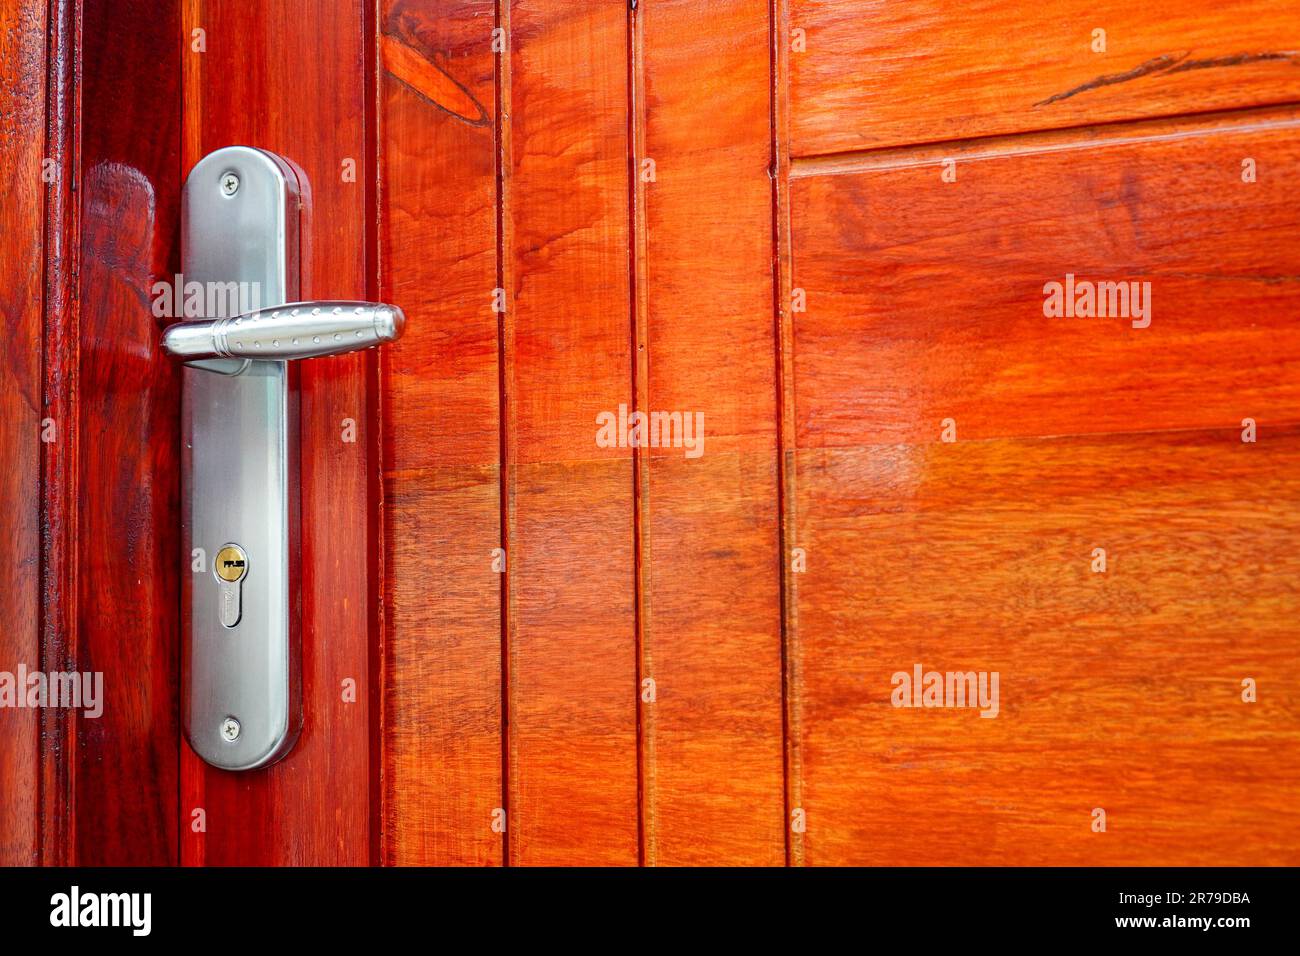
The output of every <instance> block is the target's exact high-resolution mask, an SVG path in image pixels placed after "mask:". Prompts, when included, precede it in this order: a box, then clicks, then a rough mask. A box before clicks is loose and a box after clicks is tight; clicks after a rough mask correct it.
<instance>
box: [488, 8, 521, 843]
mask: <svg viewBox="0 0 1300 956" xmlns="http://www.w3.org/2000/svg"><path fill="white" fill-rule="evenodd" d="M493 17H494V24H495V27H494V30H495V35H496V36H497V37H500V38H501V45H502V48H501V49H500V50H498V51H497V52H496V58H495V64H494V66H495V70H494V73H493V77H494V79H495V85H496V89H495V95H496V116H495V117H494V122H493V162H494V163H495V173H496V194H495V195H496V210H495V212H496V227H497V237H496V238H497V241H496V249H495V252H496V277H497V284H496V288H497V289H499V290H501V295H502V297H503V299H504V306H505V307H504V308H502V309H501V310H500V311H499V312H498V313H497V410H498V414H497V429H498V433H497V449H498V464H497V494H498V501H499V509H500V510H499V514H500V542H501V543H500V547H501V550H502V553H503V554H504V555H505V568H504V570H503V571H502V572H501V588H500V597H501V810H502V812H503V813H504V814H505V821H504V823H505V826H504V827H503V829H502V833H501V860H502V864H503V865H505V866H509V865H510V860H511V846H510V833H511V826H510V821H511V818H512V815H513V813H514V807H512V806H511V802H510V773H511V769H510V768H511V766H512V765H513V754H512V750H511V747H512V742H513V740H514V736H513V735H512V734H511V732H510V685H511V668H512V666H513V659H512V657H511V653H512V648H513V646H514V643H513V641H512V640H511V636H512V627H513V622H514V611H513V601H512V599H511V582H512V581H513V577H512V574H513V571H512V570H511V560H512V558H511V554H512V552H513V541H512V535H513V531H514V526H515V523H514V487H515V482H514V474H515V472H514V468H515V464H514V456H515V451H516V449H515V435H514V401H513V397H514V393H513V386H512V382H513V380H514V372H515V357H514V345H513V343H514V334H515V332H514V309H513V308H511V305H510V292H509V290H510V289H512V288H513V287H514V281H513V277H514V271H513V269H512V268H511V265H510V263H511V260H510V257H509V256H508V254H507V251H508V250H509V249H510V248H511V245H512V243H513V235H514V234H513V232H512V231H511V229H510V217H509V214H508V209H509V202H510V178H509V177H510V163H509V157H510V63H511V49H512V46H511V41H510V0H495V4H494V9H493ZM494 300H495V291H494Z"/></svg>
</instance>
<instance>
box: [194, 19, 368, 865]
mask: <svg viewBox="0 0 1300 956" xmlns="http://www.w3.org/2000/svg"><path fill="white" fill-rule="evenodd" d="M363 24H364V17H363V8H362V4H361V3H360V2H359V0H347V2H342V3H339V2H326V0H314V2H309V3H294V2H289V0H273V2H267V3H260V4H229V3H218V2H212V0H191V2H190V3H189V6H187V8H186V11H185V17H184V29H183V34H182V35H183V38H184V42H185V44H186V46H185V53H184V55H185V57H186V67H185V85H184V92H185V100H184V114H183V123H184V129H185V135H184V137H183V138H184V142H185V156H184V168H185V170H186V171H187V172H188V170H189V169H190V168H191V167H192V166H193V165H194V163H196V162H197V161H198V160H199V159H200V158H202V156H203V155H205V154H206V153H208V152H210V151H211V150H213V149H217V148H220V147H222V146H229V145H234V144H242V145H247V146H255V147H259V148H262V149H268V150H271V151H272V152H275V153H278V154H280V155H281V156H283V157H285V158H286V159H288V160H289V161H290V162H291V163H294V164H296V165H297V167H298V168H299V169H301V170H302V173H303V176H304V178H305V180H306V185H305V188H304V205H303V225H302V230H303V232H302V279H301V294H302V297H303V298H305V299H312V298H316V299H322V298H323V299H328V298H360V297H362V296H363V295H364V293H365V292H366V290H367V289H368V288H369V287H371V284H370V283H369V282H368V281H367V263H366V229H365V222H366V201H367V190H366V185H365V184H366V182H367V177H369V176H372V175H373V174H374V170H373V168H372V165H371V158H370V155H369V152H368V149H367V142H366V129H365V115H366V110H368V109H371V108H372V107H373V102H372V101H371V100H370V99H368V98H369V97H371V96H372V95H373V90H372V88H371V85H370V83H369V81H368V79H367V74H366V53H365V48H364V40H363V37H364V30H363ZM195 29H202V30H204V31H205V40H206V52H204V53H194V52H193V51H192V47H191V45H190V44H191V43H192V39H191V38H192V37H193V30H195ZM346 160H352V161H353V162H354V163H355V173H356V178H355V181H351V180H349V179H347V178H346V177H345V176H344V169H345V165H344V164H345V161H346ZM374 361H375V358H374V354H373V352H367V353H354V354H352V355H343V356H336V357H333V358H327V359H313V360H312V361H310V362H305V363H303V369H302V373H301V375H302V377H301V388H302V390H301V416H302V424H301V436H302V529H303V536H302V551H303V567H304V569H305V573H304V577H303V583H302V626H303V649H302V670H303V705H304V721H303V731H302V736H301V737H300V738H299V740H298V743H297V744H296V745H295V747H294V749H293V751H292V752H291V753H290V754H289V755H288V757H286V758H285V759H284V760H283V761H281V762H280V763H278V764H276V765H274V766H272V767H270V768H268V769H266V770H261V771H255V772H250V773H240V774H232V773H226V772H223V771H219V770H215V769H213V768H210V767H208V766H207V765H205V764H203V763H202V762H201V761H200V760H199V759H198V758H197V757H195V756H194V754H193V753H192V752H191V751H190V750H189V749H188V747H186V748H185V750H184V752H183V758H182V807H181V814H182V826H183V830H182V859H183V861H184V862H186V863H207V864H214V865H222V864H228V863H239V864H244V865H258V864H314V865H339V864H350V865H364V864H366V863H368V862H370V860H371V852H370V831H371V818H370V812H371V806H372V804H371V797H372V794H371V764H370V716H369V715H370V706H369V704H368V701H369V700H370V688H371V684H370V678H371V675H370V673H369V669H370V668H369V665H370V635H369V631H370V628H371V625H372V609H371V607H370V606H369V604H370V598H369V595H370V593H371V592H370V587H371V584H372V580H373V576H374V569H373V568H372V567H371V561H370V557H371V553H372V552H371V542H370V541H369V539H368V533H369V531H368V529H369V527H370V515H369V513H368V511H369V509H370V508H373V507H375V506H377V502H376V501H373V500H372V499H373V497H374V494H373V492H374V488H373V485H372V484H371V481H370V478H371V469H372V464H371V460H370V456H371V454H372V453H373V452H375V450H376V447H377V446H375V443H376V442H377V438H376V436H375V435H374V433H373V429H372V423H371V421H370V411H369V402H368V398H367V393H366V380H367V374H366V369H367V363H373V362H374ZM345 419H351V420H352V421H353V422H354V423H355V425H356V441H355V442H345V441H343V440H342V437H343V429H344V420H345ZM348 679H351V680H353V681H355V687H356V699H355V701H353V702H349V701H346V700H345V699H344V694H343V682H344V681H345V680H348ZM196 807H202V808H204V809H206V811H207V832H206V833H195V832H193V829H192V827H191V825H190V824H191V818H190V814H191V812H192V810H193V809H194V808H196Z"/></svg>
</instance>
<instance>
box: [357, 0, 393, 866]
mask: <svg viewBox="0 0 1300 956" xmlns="http://www.w3.org/2000/svg"><path fill="white" fill-rule="evenodd" d="M378 18H379V3H378V0H367V2H365V3H363V4H362V9H361V46H362V51H363V57H364V61H363V66H362V74H363V77H364V81H363V87H362V88H363V90H364V94H365V95H364V98H363V99H364V109H365V122H364V128H365V144H366V152H365V177H364V179H363V182H364V183H365V187H366V196H365V201H364V204H363V209H364V216H365V242H366V246H365V274H366V280H365V281H366V298H367V299H369V300H370V301H372V302H382V301H384V298H383V293H382V287H383V261H382V259H381V256H380V242H379V231H380V228H381V210H382V208H383V206H382V201H381V197H382V191H383V182H382V171H383V162H382V159H381V155H380V150H381V137H382V136H383V127H382V114H383V89H382V87H381V84H380V76H379V19H378ZM387 361H388V350H387V349H384V348H380V349H376V350H375V354H373V355H371V356H368V357H367V361H366V382H365V395H366V405H367V408H366V435H367V437H368V439H369V440H368V442H367V446H366V447H367V453H368V454H369V456H370V457H369V461H370V467H369V468H368V469H367V475H366V498H367V500H368V501H369V502H370V503H371V507H370V509H369V511H368V512H367V518H368V521H367V529H366V567H367V568H369V569H371V571H372V573H371V574H370V575H368V580H367V589H366V593H367V602H368V603H367V606H368V607H369V609H370V619H369V621H368V622H367V629H366V630H367V643H368V644H369V648H370V655H369V661H368V667H369V671H370V678H371V679H370V694H369V696H368V699H367V701H366V706H367V707H368V709H369V710H368V713H369V721H370V785H369V786H370V806H369V808H368V809H369V813H370V861H369V862H370V865H372V866H378V865H380V864H381V863H382V862H383V861H384V859H385V854H386V852H387V850H388V846H387V836H386V832H385V829H384V820H385V819H386V814H387V811H388V793H387V791H386V790H385V787H384V777H385V775H384V742H385V740H386V739H387V730H388V721H387V710H386V708H385V706H384V702H385V700H386V699H387V697H386V694H387V690H388V671H387V668H386V667H385V666H384V663H385V661H386V660H387V640H386V634H387V632H386V623H387V618H386V614H385V610H386V608H385V602H384V595H385V581H386V580H387V578H386V571H385V561H384V557H385V529H386V528H387V527H388V518H387V502H386V501H385V495H384V461H385V458H384V436H385V434H386V431H385V429H386V428H388V427H391V424H390V423H389V422H388V421H387V420H386V417H385V413H384V395H383V383H384V380H385V377H384V370H385V368H386V367H387V364H386V363H387Z"/></svg>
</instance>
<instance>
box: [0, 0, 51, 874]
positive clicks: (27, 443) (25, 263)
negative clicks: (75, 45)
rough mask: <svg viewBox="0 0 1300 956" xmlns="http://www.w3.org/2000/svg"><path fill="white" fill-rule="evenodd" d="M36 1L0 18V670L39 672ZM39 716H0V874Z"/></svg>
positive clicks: (28, 781) (35, 754) (41, 42)
mask: <svg viewBox="0 0 1300 956" xmlns="http://www.w3.org/2000/svg"><path fill="white" fill-rule="evenodd" d="M45 12H46V4H45V3H44V0H24V2H22V3H7V4H5V5H4V7H3V9H0V160H3V167H4V169H5V170H6V173H7V175H8V176H9V177H10V181H9V183H8V190H7V193H6V196H5V201H4V203H3V204H0V226H3V228H2V229H0V234H3V237H4V239H3V241H4V255H3V256H0V362H2V363H3V369H4V388H3V389H0V458H2V459H3V461H4V463H5V465H4V468H2V469H0V502H3V506H0V540H4V541H6V542H9V547H10V548H11V549H12V552H13V554H14V555H15V557H16V561H15V562H14V564H13V566H12V567H11V568H10V570H9V574H8V580H7V581H6V584H5V596H6V600H5V626H4V627H3V628H0V670H6V671H10V672H16V671H17V669H18V666H19V665H20V664H23V665H26V667H27V668H29V669H31V670H37V669H39V667H40V659H41V658H40V636H39V631H38V627H39V618H38V615H39V607H40V573H41V540H40V501H41V497H40V496H41V487H40V482H41V475H40V455H41V448H40V433H41V425H40V423H41V418H42V417H43V415H42V410H41V342H42V339H41V317H42V310H41V306H42V301H43V299H42V275H41V269H40V267H39V263H40V262H41V261H42V253H43V250H44V241H43V233H44V222H45V192H46V186H45V183H43V182H42V181H41V160H42V159H43V158H44V156H45V150H44V147H45V142H44V118H45ZM37 721H38V714H37V712H36V711H33V710H30V709H26V708H9V707H7V708H3V709H0V783H3V787H4V792H3V794H0V865H5V866H18V865H32V864H35V863H37V862H38V852H39V838H38V832H39V831H38V806H39V802H38V801H39V796H40V793H39V789H38V777H39V750H38V737H37V733H38V730H37Z"/></svg>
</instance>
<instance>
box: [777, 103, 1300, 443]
mask: <svg viewBox="0 0 1300 956" xmlns="http://www.w3.org/2000/svg"><path fill="white" fill-rule="evenodd" d="M1298 123H1300V118H1298V117H1297V115H1296V114H1295V113H1293V112H1290V111H1281V112H1270V113H1266V114H1253V115H1246V116H1228V117H1224V118H1220V119H1216V120H1214V121H1212V122H1209V123H1206V124H1199V123H1198V124H1193V125H1187V124H1186V123H1183V122H1161V123H1157V124H1151V125H1149V126H1144V127H1141V128H1137V129H1126V130H1121V129H1120V128H1118V127H1117V128H1115V130H1114V131H1113V132H1112V133H1110V134H1107V135H1106V136H1102V137H1096V138H1092V139H1087V140H1071V139H1070V138H1069V136H1068V135H1067V134H1061V135H1060V137H1059V139H1058V138H1057V137H1049V138H1045V139H1044V140H1038V141H1035V142H1033V143H1030V144H1026V145H1025V146H1024V148H1023V149H1021V148H1018V147H1017V146H1016V145H1014V143H1008V144H1006V145H1005V146H1004V147H999V148H997V149H994V150H991V151H989V152H981V151H980V150H978V149H972V150H970V151H969V152H968V153H965V154H959V155H958V157H957V160H958V161H957V167H956V168H957V177H958V179H957V182H955V183H944V182H942V181H941V179H940V176H941V168H942V167H941V165H940V159H939V157H938V156H937V155H935V156H930V157H929V158H928V161H925V162H918V163H916V164H910V163H908V164H903V165H898V166H886V167H881V168H871V169H863V170H862V171H861V172H858V173H853V172H845V173H844V174H842V175H829V176H821V175H817V176H809V177H802V178H796V179H795V180H794V182H793V183H792V199H791V204H792V207H793V212H792V214H793V218H794V249H795V266H794V284H795V285H796V286H798V287H801V288H803V289H804V290H805V292H806V293H807V299H808V311H807V313H806V314H803V315H796V326H797V343H796V357H795V373H796V382H797V389H798V395H797V415H798V442H799V446H800V447H801V448H807V447H827V446H842V445H847V446H856V445H862V444H871V443H892V442H897V441H907V442H912V441H930V440H935V439H937V438H938V436H939V429H940V422H941V420H942V419H944V418H947V417H952V418H954V419H956V421H957V422H958V427H959V437H960V438H961V439H984V438H992V437H1004V436H1009V435H1055V434H1076V433H1083V432H1100V431H1107V432H1110V431H1133V430H1139V429H1141V430H1149V429H1168V428H1198V427H1222V426H1224V425H1226V424H1230V423H1232V422H1239V421H1240V420H1241V418H1242V417H1243V416H1246V415H1251V416H1252V417H1255V418H1257V419H1259V420H1273V421H1276V420H1277V419H1278V417H1279V416H1283V415H1286V414H1289V413H1290V412H1291V411H1292V410H1294V409H1295V408H1297V407H1300V375H1298V374H1297V372H1298V371H1300V338H1298V337H1297V336H1295V335H1294V334H1293V329H1294V324H1295V323H1294V318H1293V316H1294V308H1295V302H1296V298H1295V297H1296V281H1295V276H1296V275H1300V253H1298V252H1297V249H1296V246H1295V243H1294V242H1292V241H1291V237H1292V235H1293V233H1294V229H1295V222H1296V211H1295V202H1294V196H1293V190H1292V188H1291V185H1290V183H1289V182H1288V177H1289V176H1290V170H1291V169H1293V168H1295V167H1296V165H1297V163H1300V147H1298V146H1297V136H1296V130H1297V124H1298ZM1246 157H1250V158H1253V159H1254V160H1255V161H1256V163H1257V165H1258V167H1259V168H1260V169H1263V170H1266V172H1265V174H1264V175H1262V176H1261V177H1260V178H1259V181H1258V182H1255V183H1244V182H1243V181H1242V178H1241V172H1242V167H1241V161H1242V159H1243V158H1246ZM1067 274H1073V275H1075V276H1076V277H1077V278H1078V279H1079V280H1088V281H1103V280H1116V281H1119V280H1124V281H1138V282H1149V283H1151V299H1152V313H1151V325H1150V327H1149V328H1145V329H1135V328H1133V327H1132V320H1130V319H1124V318H1094V319H1087V318H1058V319H1048V318H1045V317H1044V315H1043V300H1044V294H1043V288H1044V285H1045V283H1047V282H1049V281H1058V282H1064V280H1065V277H1066V275H1067ZM919 330H924V334H922V332H921V331H919ZM868 345H869V347H868Z"/></svg>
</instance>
